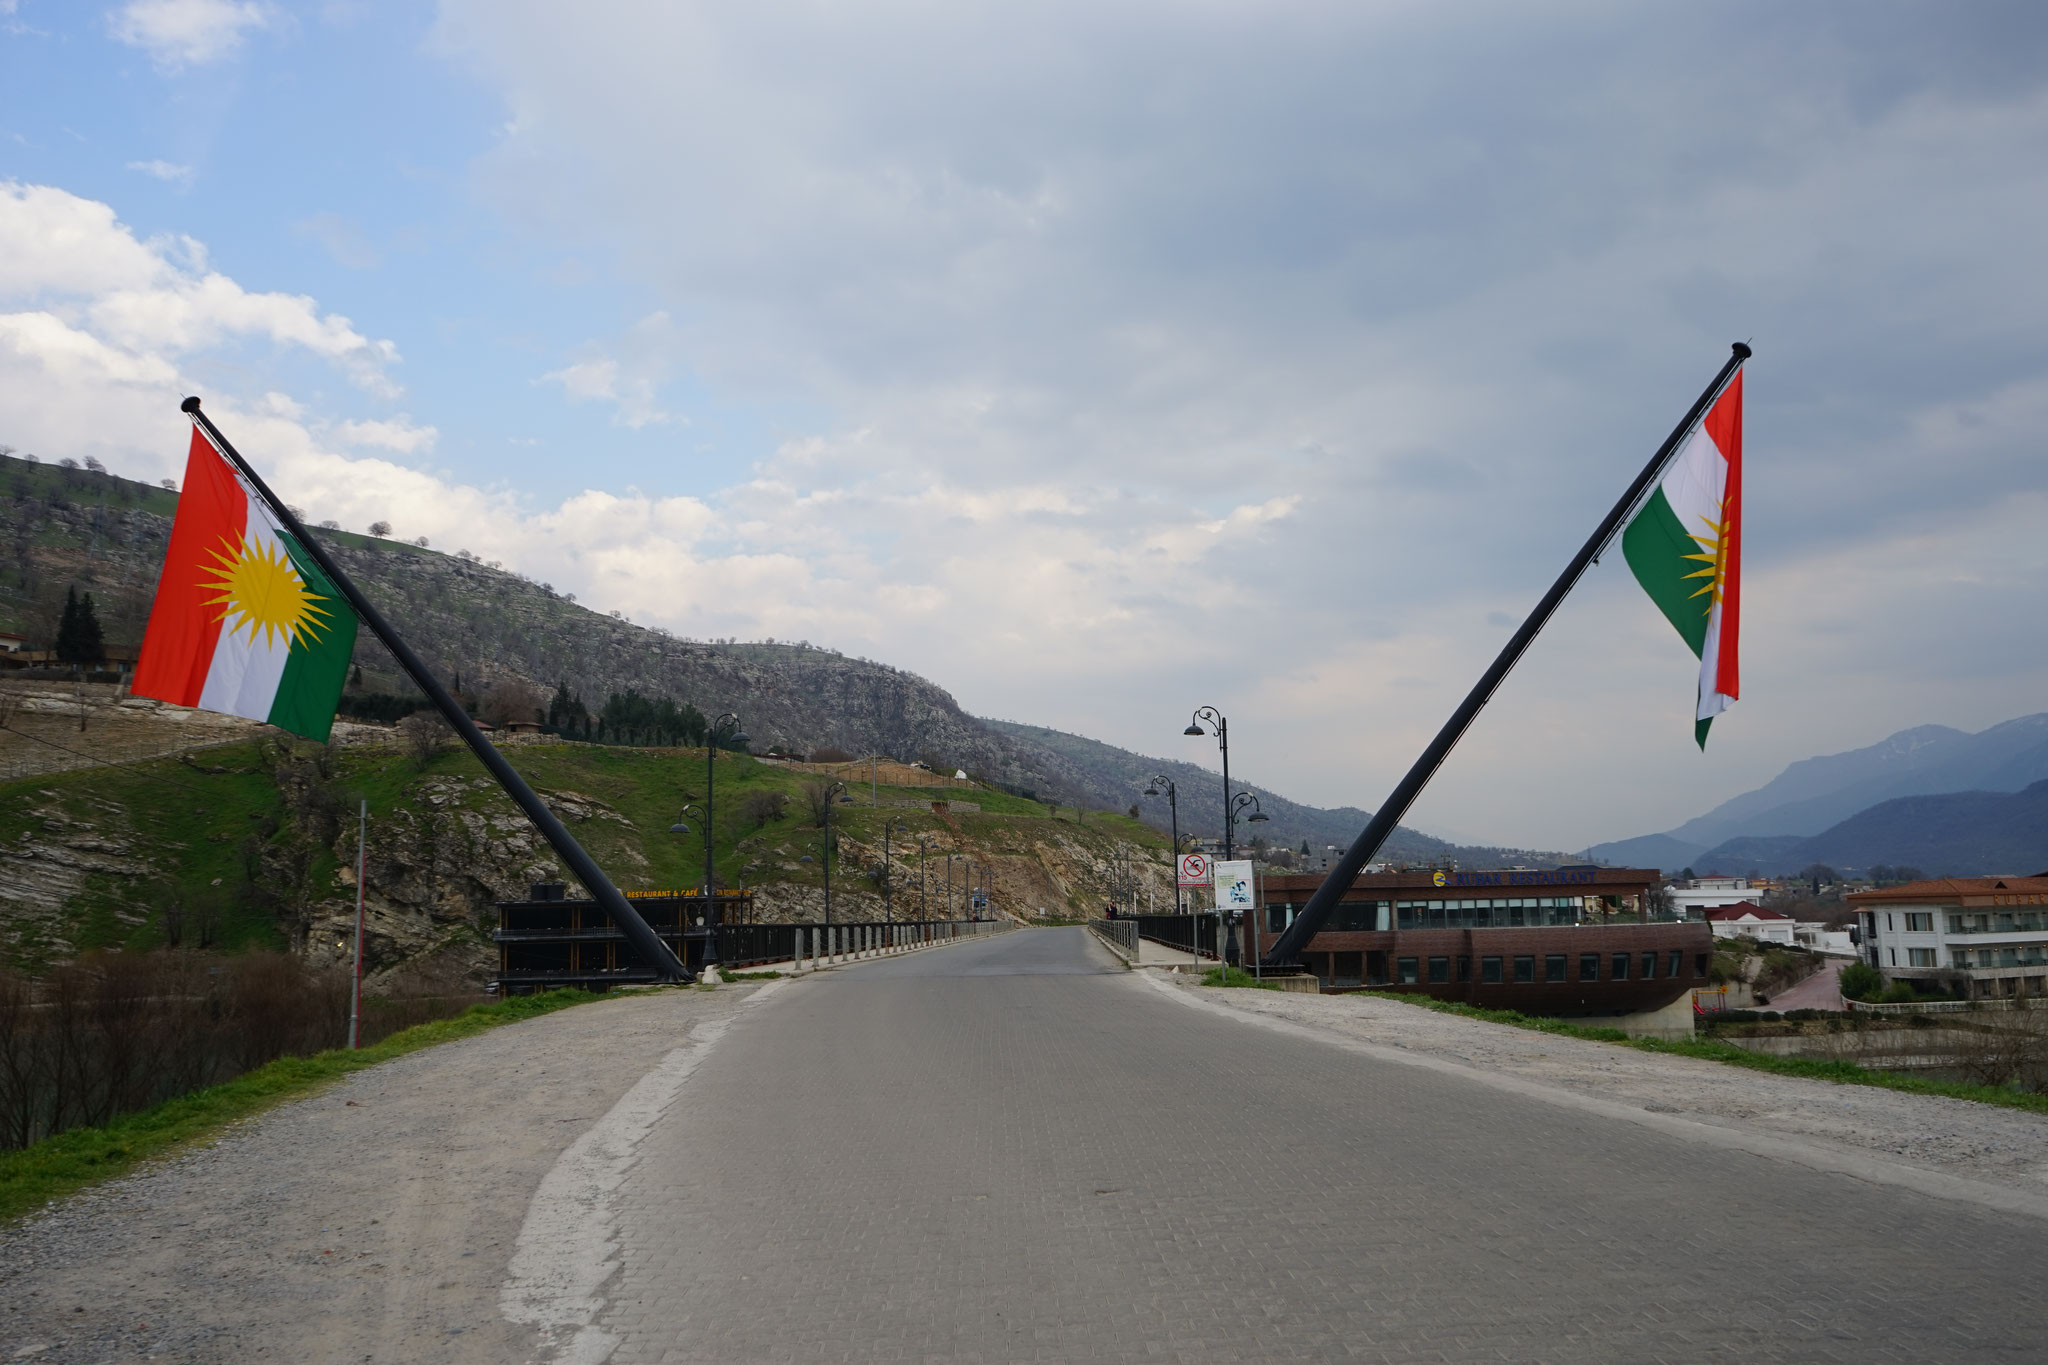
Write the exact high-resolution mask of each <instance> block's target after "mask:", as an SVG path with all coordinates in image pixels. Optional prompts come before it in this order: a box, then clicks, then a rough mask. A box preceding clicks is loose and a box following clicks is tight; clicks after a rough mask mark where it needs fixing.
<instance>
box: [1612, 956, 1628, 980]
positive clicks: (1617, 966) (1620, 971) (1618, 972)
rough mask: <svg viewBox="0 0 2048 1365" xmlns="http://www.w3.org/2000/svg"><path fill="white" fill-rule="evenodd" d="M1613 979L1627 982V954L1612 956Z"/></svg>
mask: <svg viewBox="0 0 2048 1365" xmlns="http://www.w3.org/2000/svg"><path fill="white" fill-rule="evenodd" d="M1614 979H1615V980H1616V981H1626V980H1628V954H1627V953H1616V954H1615V955H1614Z"/></svg>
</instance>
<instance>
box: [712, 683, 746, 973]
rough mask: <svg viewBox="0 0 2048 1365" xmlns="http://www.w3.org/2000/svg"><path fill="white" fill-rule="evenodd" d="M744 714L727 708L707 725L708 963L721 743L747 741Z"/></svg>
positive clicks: (715, 900) (715, 899)
mask: <svg viewBox="0 0 2048 1365" xmlns="http://www.w3.org/2000/svg"><path fill="white" fill-rule="evenodd" d="M747 742H748V741H747V734H746V731H744V730H742V729H740V718H739V717H738V716H737V715H735V714H733V713H732V712H731V711H727V712H726V713H725V714H724V715H721V716H720V717H718V719H716V720H714V721H712V722H711V724H709V725H707V726H705V727H704V965H705V966H706V967H707V968H709V967H716V966H717V965H718V874H717V872H716V871H715V870H714V869H713V862H712V858H713V848H712V833H713V830H714V829H715V828H716V825H717V815H718V797H717V792H718V788H717V782H716V779H717V776H718V763H717V754H718V749H719V747H720V745H721V744H745V743H747Z"/></svg>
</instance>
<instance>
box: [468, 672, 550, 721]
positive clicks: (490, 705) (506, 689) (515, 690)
mask: <svg viewBox="0 0 2048 1365" xmlns="http://www.w3.org/2000/svg"><path fill="white" fill-rule="evenodd" d="M478 714H479V715H480V716H481V717H482V718H483V719H484V720H487V721H489V722H490V723H491V724H493V725H500V726H502V725H509V724H511V723H512V722H513V721H515V720H532V721H538V720H545V719H547V698H545V697H543V696H542V695H541V693H540V689H539V688H537V687H535V686H533V685H532V684H531V683H525V682H521V681H519V679H517V678H507V679H505V680H503V681H502V682H497V683H493V684H492V685H491V690H490V691H489V692H488V693H486V694H485V695H484V702H483V706H482V708H481V709H480V710H479V712H478Z"/></svg>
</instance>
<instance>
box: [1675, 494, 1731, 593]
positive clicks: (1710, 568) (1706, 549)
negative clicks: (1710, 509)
mask: <svg viewBox="0 0 2048 1365" xmlns="http://www.w3.org/2000/svg"><path fill="white" fill-rule="evenodd" d="M1724 515H1725V514H1724ZM1700 520H1701V521H1702V522H1704V523H1705V524H1706V528H1707V533H1706V534H1705V535H1694V536H1693V537H1692V538H1693V540H1694V541H1695V542H1697V543H1698V545H1699V547H1700V552H1699V553H1698V554H1696V555H1687V556H1685V558H1687V559H1692V560H1697V561H1699V562H1700V563H1701V564H1703V565H1705V567H1704V568H1702V569H1700V570H1698V571H1697V572H1694V573H1689V574H1687V575H1686V577H1687V578H1689V579H1691V578H1704V579H1706V580H1707V581H1706V582H1705V583H1702V584H1701V585H1700V590H1699V591H1698V592H1696V593H1694V594H1693V596H1694V597H1706V598H1707V607H1708V610H1712V609H1713V604H1714V603H1716V602H1718V601H1720V600H1721V586H1722V578H1723V574H1722V570H1723V567H1724V566H1723V565H1722V563H1721V546H1722V540H1723V537H1725V536H1726V535H1727V534H1728V523H1727V522H1725V521H1715V520H1714V519H1713V518H1712V517H1701V518H1700ZM1709 593H1711V594H1712V596H1708V594H1709Z"/></svg>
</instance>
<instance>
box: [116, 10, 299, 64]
mask: <svg viewBox="0 0 2048 1365" xmlns="http://www.w3.org/2000/svg"><path fill="white" fill-rule="evenodd" d="M275 18H276V15H275V12H274V11H273V10H272V9H271V8H270V6H268V5H265V4H258V3H255V0H128V3H127V4H125V5H123V6H121V8H119V9H117V10H115V11H114V12H113V13H111V14H109V15H108V16H107V27H108V31H109V32H111V33H112V34H113V36H114V37H115V38H116V39H118V40H119V41H121V42H124V43H126V44H128V45H129V46H130V47H138V48H141V49H142V50H143V51H144V52H147V53H148V54H149V57H150V60H151V61H152V62H154V63H155V64H156V65H157V67H158V69H160V70H163V71H167V72H174V71H182V70H184V69H185V68H186V67H192V66H205V65H207V64H208V63H209V62H216V61H219V60H221V59H222V58H224V57H230V56H233V55H234V54H235V52H236V51H237V50H239V49H240V47H241V46H242V40H243V38H244V37H245V36H246V35H248V34H249V33H251V32H253V31H255V30H258V29H263V28H267V27H269V26H270V25H271V23H272V22H274V20H275Z"/></svg>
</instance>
